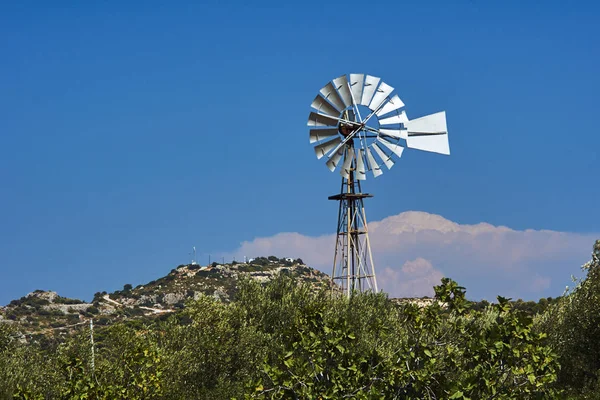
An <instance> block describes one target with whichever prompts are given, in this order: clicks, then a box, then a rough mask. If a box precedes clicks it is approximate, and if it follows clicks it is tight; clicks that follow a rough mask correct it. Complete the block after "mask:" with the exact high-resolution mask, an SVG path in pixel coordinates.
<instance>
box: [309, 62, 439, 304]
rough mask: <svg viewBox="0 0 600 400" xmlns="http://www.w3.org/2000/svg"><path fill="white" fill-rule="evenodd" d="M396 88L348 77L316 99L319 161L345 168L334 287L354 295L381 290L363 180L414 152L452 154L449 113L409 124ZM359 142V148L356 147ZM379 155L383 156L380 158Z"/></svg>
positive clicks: (312, 119) (313, 136)
mask: <svg viewBox="0 0 600 400" xmlns="http://www.w3.org/2000/svg"><path fill="white" fill-rule="evenodd" d="M393 91H394V88H393V87H391V86H389V85H388V84H386V83H385V82H382V81H381V79H380V78H378V77H374V76H371V75H364V74H350V75H342V76H340V77H338V78H335V79H333V80H332V81H331V82H329V83H327V85H325V86H324V87H323V88H322V89H321V90H320V91H319V94H317V96H316V97H315V99H314V100H313V102H312V104H311V107H312V108H313V111H312V112H311V113H310V115H309V116H308V126H310V127H311V129H310V135H309V137H310V143H315V153H316V155H317V158H318V159H321V158H323V157H326V159H327V162H326V165H327V167H328V168H329V169H330V170H331V171H335V170H336V168H337V167H338V166H340V165H341V168H340V174H341V175H342V188H341V191H340V193H339V194H337V195H334V196H330V197H329V199H330V200H336V201H339V203H340V206H339V213H338V227H337V240H336V250H335V253H334V259H333V274H332V276H331V281H332V282H331V283H332V287H334V286H336V285H339V287H341V288H342V290H343V291H344V292H346V293H347V294H348V295H350V294H351V293H352V292H353V291H355V290H358V291H363V290H374V291H378V289H377V280H376V279H375V267H374V265H373V257H372V254H371V245H370V241H369V234H368V229H367V217H366V213H365V208H364V203H363V200H364V198H366V197H371V195H368V194H363V193H361V187H360V181H363V180H365V179H367V172H368V171H370V172H371V173H372V174H373V177H378V176H379V175H381V174H383V169H382V168H381V167H380V164H379V163H380V162H382V163H383V164H384V165H385V166H386V167H387V169H391V168H392V166H393V165H394V163H395V161H394V158H400V157H401V156H402V152H403V151H404V146H402V145H401V144H400V140H403V142H402V144H405V146H406V147H408V148H413V149H417V150H424V151H429V152H434V153H440V154H446V155H448V154H450V147H449V145H448V130H447V127H446V113H445V112H444V111H442V112H438V113H435V114H431V115H427V116H424V117H421V118H416V119H413V120H409V119H408V116H407V115H406V111H405V110H404V103H403V102H402V100H401V99H400V97H398V95H397V94H395V95H393V94H392V92H393ZM355 142H356V143H355ZM375 156H377V157H375Z"/></svg>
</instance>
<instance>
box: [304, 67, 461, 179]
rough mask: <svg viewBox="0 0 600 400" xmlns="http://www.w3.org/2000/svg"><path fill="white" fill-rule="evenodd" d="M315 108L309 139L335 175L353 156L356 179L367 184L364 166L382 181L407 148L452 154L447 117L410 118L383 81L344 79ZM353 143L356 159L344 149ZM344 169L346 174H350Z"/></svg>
mask: <svg viewBox="0 0 600 400" xmlns="http://www.w3.org/2000/svg"><path fill="white" fill-rule="evenodd" d="M311 107H312V109H313V110H312V111H311V113H310V114H309V118H308V123H307V125H308V126H309V127H310V138H309V140H310V143H311V144H314V145H315V153H316V155H317V158H319V159H320V158H325V163H326V165H327V166H328V168H329V169H330V170H331V171H335V170H336V169H338V167H340V166H341V165H346V164H345V162H344V160H345V159H346V157H351V160H352V161H350V163H351V164H354V165H355V169H356V170H357V171H358V175H357V177H356V178H357V179H359V180H364V179H366V175H363V174H362V173H361V170H362V168H364V167H365V166H366V169H367V170H368V171H370V172H371V173H372V175H373V176H374V177H377V176H379V175H381V174H382V173H383V169H382V168H381V166H380V165H382V164H383V165H385V167H386V169H391V168H392V166H393V165H394V164H395V162H396V159H397V158H400V157H401V156H402V153H403V151H404V149H405V148H410V149H415V150H421V151H427V152H433V153H439V154H445V155H449V154H450V147H449V144H448V129H447V126H446V113H445V112H444V111H441V112H438V113H435V114H431V115H426V116H424V117H420V118H416V119H413V120H410V119H409V118H408V116H407V113H406V110H405V104H404V102H403V101H402V99H401V98H400V97H399V96H398V94H396V93H394V88H393V87H392V86H390V85H388V84H387V83H385V82H383V81H382V80H381V78H379V77H375V76H372V75H366V74H349V75H341V76H339V77H337V78H335V79H333V80H332V81H330V82H328V83H327V84H326V85H325V86H323V88H321V90H319V93H318V94H317V95H316V97H315V99H314V100H313V102H312V104H311ZM349 142H353V143H352V146H351V149H352V150H353V152H352V154H351V155H350V153H349V152H348V151H345V150H343V149H342V148H343V147H344V146H346V147H348V146H349ZM340 149H342V151H341V152H340ZM340 154H341V156H340ZM342 158H343V160H342ZM359 167H361V168H359ZM339 169H340V174H341V175H342V176H344V175H346V174H347V172H346V171H344V169H343V168H339Z"/></svg>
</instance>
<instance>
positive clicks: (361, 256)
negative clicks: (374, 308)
mask: <svg viewBox="0 0 600 400" xmlns="http://www.w3.org/2000/svg"><path fill="white" fill-rule="evenodd" d="M346 146H347V147H346V152H353V151H354V149H353V148H352V147H353V146H352V144H349V145H346ZM354 170H355V165H354V163H352V165H351V169H350V174H349V176H348V178H343V177H342V187H341V190H340V193H339V194H336V195H334V196H329V200H335V201H339V203H340V205H339V211H338V223H337V233H336V245H335V254H334V257H333V273H332V275H331V283H332V284H333V285H332V287H335V286H336V285H337V287H338V288H340V289H341V290H342V292H343V293H345V294H346V295H347V296H350V294H351V293H352V292H353V291H359V292H362V291H365V290H374V291H375V292H377V291H378V290H377V279H376V277H375V265H374V264H373V255H372V253H371V243H370V242H369V230H368V225H367V216H366V213H365V207H364V199H365V198H367V197H373V196H372V195H370V194H368V193H362V192H361V189H360V181H359V180H357V179H354Z"/></svg>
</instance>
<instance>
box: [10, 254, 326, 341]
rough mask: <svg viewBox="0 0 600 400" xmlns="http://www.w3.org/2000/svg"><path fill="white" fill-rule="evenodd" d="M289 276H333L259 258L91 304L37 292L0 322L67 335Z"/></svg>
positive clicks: (186, 271) (317, 282) (169, 278)
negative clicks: (244, 284) (250, 281)
mask: <svg viewBox="0 0 600 400" xmlns="http://www.w3.org/2000/svg"><path fill="white" fill-rule="evenodd" d="M277 274H288V275H290V276H293V277H295V278H296V279H298V280H299V281H302V282H305V283H309V284H311V285H314V286H315V288H316V287H319V286H322V285H328V279H329V277H328V275H326V274H324V273H322V272H320V271H317V270H315V269H313V268H310V267H307V266H306V265H304V264H303V263H302V260H299V259H298V260H294V261H291V260H287V259H278V258H276V257H273V256H271V257H268V258H264V257H259V258H256V259H254V260H253V261H252V262H251V263H235V262H234V263H231V264H224V265H221V264H217V263H213V264H212V265H210V266H200V265H197V264H188V265H180V266H178V267H177V268H175V269H173V270H171V272H169V274H167V275H166V276H164V277H162V278H160V279H157V280H154V281H151V282H148V283H147V284H145V285H139V286H137V287H135V288H134V287H132V286H131V285H129V284H125V285H124V287H123V290H119V291H115V292H113V293H107V292H98V293H96V294H95V295H94V298H93V300H92V302H91V303H86V302H83V301H81V300H77V299H68V298H64V297H61V296H59V295H58V294H57V293H55V292H49V291H42V290H36V291H34V292H32V293H29V294H28V295H26V296H24V297H21V298H20V299H18V300H13V301H12V302H11V303H10V304H8V305H7V306H6V307H0V323H18V324H20V325H21V326H22V327H23V328H24V330H25V331H27V332H29V333H31V334H39V333H45V334H48V333H62V332H68V331H70V330H72V329H74V328H75V327H77V326H78V325H82V324H85V323H89V320H90V319H93V320H94V323H95V324H97V325H106V324H110V323H112V322H116V321H120V320H124V319H142V318H147V317H153V316H159V315H165V314H169V313H172V312H174V311H176V310H178V309H181V308H183V307H185V301H186V300H187V299H197V298H198V297H200V296H213V297H215V298H217V299H219V300H221V301H225V302H227V301H230V300H231V299H232V297H233V296H234V295H235V292H236V290H237V282H238V281H239V280H240V279H244V278H249V279H254V280H257V281H260V282H266V281H268V280H270V279H273V277H275V276H276V275H277Z"/></svg>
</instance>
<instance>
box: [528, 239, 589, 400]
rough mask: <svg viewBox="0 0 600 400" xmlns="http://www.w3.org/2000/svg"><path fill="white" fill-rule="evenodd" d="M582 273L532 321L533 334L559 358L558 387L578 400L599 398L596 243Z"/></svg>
mask: <svg viewBox="0 0 600 400" xmlns="http://www.w3.org/2000/svg"><path fill="white" fill-rule="evenodd" d="M582 269H583V271H584V272H586V274H587V275H586V277H585V278H584V279H582V280H579V281H576V286H575V287H574V289H573V290H571V291H570V292H569V293H567V294H566V295H565V296H563V297H562V298H561V299H560V301H559V302H557V303H556V304H553V305H552V306H550V307H549V308H548V311H547V312H546V313H544V314H543V315H540V316H539V317H537V318H536V330H537V331H540V332H547V333H548V342H549V345H550V346H551V348H552V349H553V350H554V351H555V352H556V353H557V354H558V356H559V359H560V364H561V366H562V368H561V371H560V374H559V383H560V385H561V386H563V387H566V388H568V389H570V392H572V393H573V394H574V395H580V396H582V398H600V384H599V382H598V378H599V374H600V341H599V340H598V338H600V240H597V241H596V243H595V244H594V250H593V253H592V260H591V261H590V262H588V263H586V264H585V265H583V267H582Z"/></svg>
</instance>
